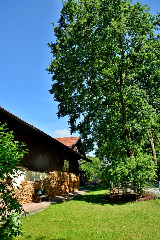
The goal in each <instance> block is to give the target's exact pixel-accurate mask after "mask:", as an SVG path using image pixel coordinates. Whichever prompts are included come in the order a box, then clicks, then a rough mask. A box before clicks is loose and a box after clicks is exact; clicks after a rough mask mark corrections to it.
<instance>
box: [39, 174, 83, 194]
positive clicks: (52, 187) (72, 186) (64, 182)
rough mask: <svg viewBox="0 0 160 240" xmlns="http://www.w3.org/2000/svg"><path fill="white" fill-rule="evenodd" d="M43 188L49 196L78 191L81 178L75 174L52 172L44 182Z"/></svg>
mask: <svg viewBox="0 0 160 240" xmlns="http://www.w3.org/2000/svg"><path fill="white" fill-rule="evenodd" d="M42 188H44V189H46V191H47V195H49V196H58V195H62V194H64V193H69V192H72V191H76V190H78V188H79V176H76V175H75V174H74V173H67V172H51V173H50V174H49V175H48V176H47V178H46V179H45V180H44V181H43V185H42Z"/></svg>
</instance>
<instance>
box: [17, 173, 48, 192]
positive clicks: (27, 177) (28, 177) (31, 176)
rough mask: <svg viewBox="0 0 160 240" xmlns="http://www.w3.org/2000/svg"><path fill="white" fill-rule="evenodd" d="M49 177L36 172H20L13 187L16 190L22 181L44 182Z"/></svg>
mask: <svg viewBox="0 0 160 240" xmlns="http://www.w3.org/2000/svg"><path fill="white" fill-rule="evenodd" d="M47 176H48V173H44V172H35V171H23V172H22V171H19V172H18V175H17V177H14V180H13V187H14V188H16V187H18V186H19V185H20V183H21V182H22V181H31V182H35V181H36V180H42V181H43V180H44V179H45V178H46V177H47Z"/></svg>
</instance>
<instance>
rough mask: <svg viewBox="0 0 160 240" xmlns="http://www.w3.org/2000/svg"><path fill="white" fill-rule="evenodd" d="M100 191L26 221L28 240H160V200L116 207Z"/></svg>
mask: <svg viewBox="0 0 160 240" xmlns="http://www.w3.org/2000/svg"><path fill="white" fill-rule="evenodd" d="M105 194H106V191H105V190H100V189H97V190H95V189H94V191H90V192H88V193H87V194H86V195H82V196H79V197H76V198H75V199H74V200H71V201H68V202H64V203H59V204H55V205H51V206H49V207H48V208H47V209H45V210H44V211H42V212H39V213H36V214H34V215H31V216H27V217H26V218H23V219H22V223H23V228H24V231H25V234H24V235H23V236H22V237H17V238H15V239H16V240H18V239H21V240H23V239H28V240H32V239H34V240H66V239H68V240H69V239H74V240H83V239H84V240H94V239H95V240H97V239H105V240H110V239H128V240H131V239H138V240H139V239H145V240H149V239H152V240H153V239H155V240H158V239H160V199H156V200H150V201H146V202H136V203H124V204H113V203H108V202H105V201H104V200H103V199H102V197H103V195H105Z"/></svg>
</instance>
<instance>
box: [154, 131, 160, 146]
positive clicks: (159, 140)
mask: <svg viewBox="0 0 160 240" xmlns="http://www.w3.org/2000/svg"><path fill="white" fill-rule="evenodd" d="M153 133H154V136H155V137H156V138H157V140H158V142H159V144H160V139H159V137H158V135H157V133H156V132H153Z"/></svg>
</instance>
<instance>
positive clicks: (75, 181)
mask: <svg viewBox="0 0 160 240" xmlns="http://www.w3.org/2000/svg"><path fill="white" fill-rule="evenodd" d="M78 189H79V176H76V175H75V174H74V173H69V191H70V192H74V191H77V190H78Z"/></svg>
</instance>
